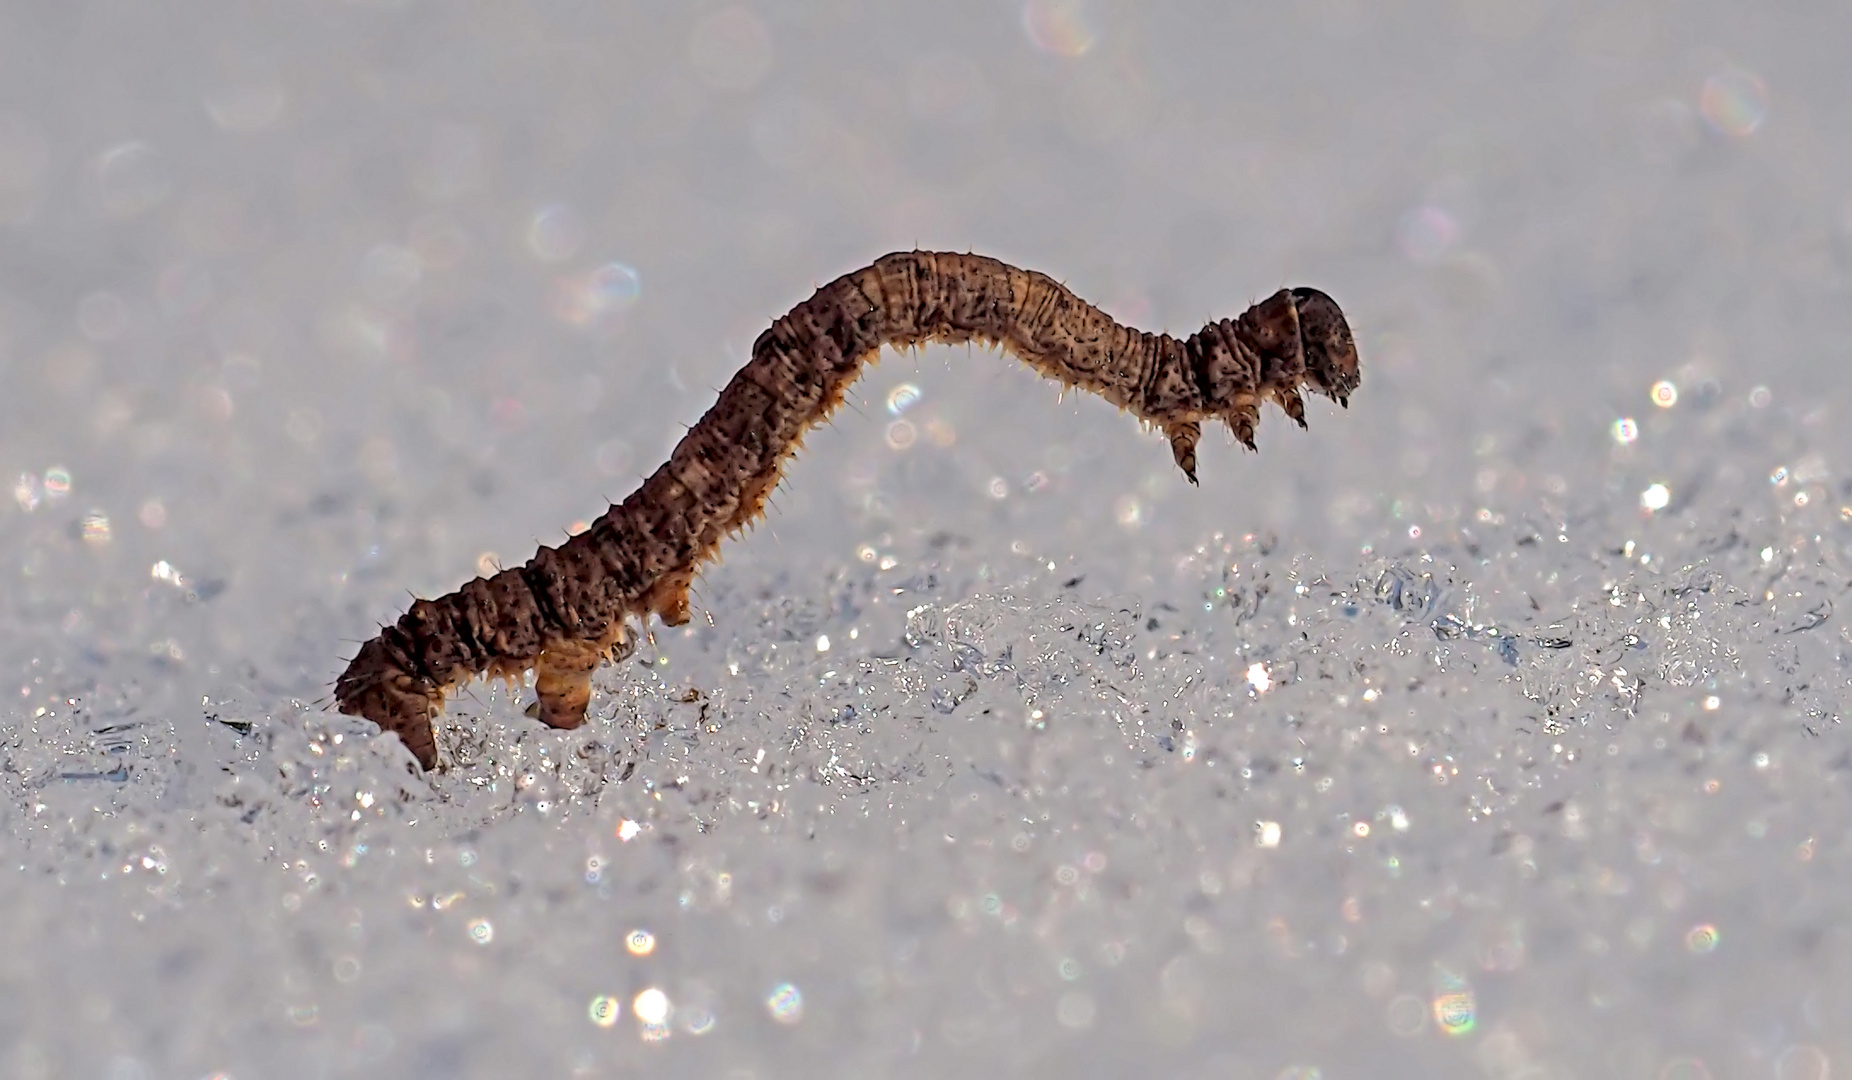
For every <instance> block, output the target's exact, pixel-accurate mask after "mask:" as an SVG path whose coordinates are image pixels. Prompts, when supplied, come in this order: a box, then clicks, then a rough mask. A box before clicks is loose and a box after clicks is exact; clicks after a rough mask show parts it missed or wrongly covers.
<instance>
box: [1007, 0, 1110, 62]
mask: <svg viewBox="0 0 1852 1080" xmlns="http://www.w3.org/2000/svg"><path fill="white" fill-rule="evenodd" d="M1022 29H1023V33H1025V34H1027V35H1029V44H1031V45H1033V46H1035V48H1036V50H1037V51H1038V52H1045V53H1047V54H1049V55H1050V56H1065V57H1068V58H1070V59H1072V58H1074V57H1080V56H1085V55H1087V53H1089V52H1091V51H1092V50H1093V47H1094V46H1095V45H1097V44H1099V40H1100V30H1099V20H1098V19H1097V18H1096V17H1095V16H1094V13H1093V5H1092V4H1091V3H1089V2H1087V0H1028V2H1027V3H1025V4H1023V6H1022Z"/></svg>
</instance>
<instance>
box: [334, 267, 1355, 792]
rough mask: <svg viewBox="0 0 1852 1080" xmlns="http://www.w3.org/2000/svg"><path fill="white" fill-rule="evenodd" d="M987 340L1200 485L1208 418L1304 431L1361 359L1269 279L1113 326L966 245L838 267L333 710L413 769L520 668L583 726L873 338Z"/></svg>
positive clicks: (750, 516)
mask: <svg viewBox="0 0 1852 1080" xmlns="http://www.w3.org/2000/svg"><path fill="white" fill-rule="evenodd" d="M970 341H976V342H982V343H985V344H988V345H992V346H1000V347H1001V348H1002V349H1003V350H1004V351H1006V352H1008V353H1011V354H1014V355H1015V356H1016V357H1017V358H1018V359H1020V360H1022V361H1024V362H1025V363H1027V364H1028V365H1029V366H1030V367H1032V368H1034V369H1035V370H1037V371H1039V372H1040V373H1042V374H1043V375H1045V376H1047V377H1049V378H1052V379H1057V380H1059V381H1060V382H1061V383H1063V384H1064V385H1066V386H1077V387H1080V388H1082V389H1085V390H1088V391H1091V392H1093V393H1095V394H1098V395H1100V396H1101V397H1103V398H1105V399H1106V400H1107V401H1110V402H1112V403H1113V404H1114V405H1117V406H1118V407H1119V408H1121V409H1123V410H1125V411H1127V412H1130V413H1132V414H1133V415H1135V416H1137V417H1139V418H1141V419H1143V420H1144V421H1145V422H1146V423H1148V424H1150V425H1152V426H1154V427H1156V428H1158V429H1159V430H1161V431H1162V432H1163V433H1164V435H1165V436H1166V437H1167V438H1168V439H1169V441H1170V449H1171V455H1172V457H1173V458H1174V460H1175V461H1176V464H1177V467H1178V468H1179V469H1181V470H1182V471H1183V474H1184V475H1185V476H1186V477H1188V478H1189V481H1190V483H1192V484H1194V483H1196V482H1197V481H1196V444H1197V441H1198V439H1199V438H1200V437H1201V435H1202V423H1203V421H1205V420H1219V421H1221V422H1222V423H1224V424H1226V425H1227V426H1228V428H1229V430H1230V431H1232V432H1233V433H1234V437H1235V438H1236V439H1237V440H1238V441H1240V442H1241V443H1242V444H1243V445H1245V446H1246V447H1247V448H1248V449H1250V450H1252V449H1254V430H1255V426H1256V425H1257V424H1258V423H1259V420H1260V410H1259V406H1260V403H1261V402H1262V401H1272V402H1273V403H1274V404H1276V405H1278V406H1279V407H1280V409H1281V410H1282V411H1283V412H1285V413H1286V415H1287V416H1289V417H1291V418H1292V419H1293V420H1294V421H1295V422H1296V423H1298V425H1299V426H1300V427H1305V426H1306V422H1305V403H1304V401H1303V400H1302V398H1301V397H1300V388H1301V387H1305V388H1307V389H1310V390H1312V391H1314V392H1316V393H1319V394H1323V395H1325V396H1327V397H1329V398H1332V399H1333V400H1335V401H1337V402H1338V403H1339V404H1340V405H1344V406H1345V407H1348V406H1349V399H1350V395H1351V393H1352V392H1353V391H1355V390H1356V388H1357V385H1358V381H1359V375H1358V358H1357V350H1356V345H1355V343H1354V341H1353V340H1352V336H1351V331H1350V326H1349V324H1348V323H1347V322H1346V321H1345V319H1344V314H1343V312H1342V311H1341V310H1340V309H1339V308H1338V305H1337V303H1336V301H1334V300H1332V299H1331V297H1329V296H1327V295H1325V294H1324V293H1322V292H1320V291H1318V290H1317V289H1308V288H1297V289H1282V290H1280V291H1279V292H1277V293H1275V294H1273V295H1272V296H1270V297H1268V298H1267V299H1265V300H1262V301H1261V302H1260V303H1258V304H1255V305H1254V306H1253V307H1251V308H1249V309H1248V310H1247V311H1246V312H1244V313H1243V314H1241V315H1240V316H1239V317H1237V318H1233V319H1222V320H1220V321H1217V322H1211V323H1209V324H1208V325H1207V326H1204V327H1203V328H1202V329H1201V330H1199V331H1197V332H1196V333H1195V334H1192V335H1191V336H1190V337H1188V338H1186V339H1183V340H1178V339H1176V338H1173V337H1170V336H1169V335H1167V334H1149V333H1145V332H1144V331H1141V330H1137V329H1134V328H1132V327H1129V326H1125V325H1122V324H1120V323H1118V322H1116V321H1114V319H1113V318H1112V317H1111V316H1109V315H1107V314H1106V313H1105V312H1103V311H1101V310H1100V309H1099V308H1097V307H1094V306H1093V305H1092V304H1089V303H1087V302H1086V301H1084V300H1082V299H1080V298H1079V297H1077V296H1075V295H1074V294H1073V293H1072V292H1069V291H1068V289H1067V288H1066V287H1065V286H1063V285H1061V284H1060V283H1059V282H1057V281H1055V280H1054V279H1053V278H1050V277H1048V276H1046V275H1044V274H1039V273H1036V272H1035V271H1032V270H1020V269H1018V268H1016V267H1014V266H1010V265H1008V264H1007V263H1003V262H999V261H998V260H996V259H991V258H987V257H984V256H981V255H957V254H948V253H941V252H931V251H904V252H896V253H893V254H890V255H884V256H882V257H881V258H879V259H876V260H875V261H874V263H873V264H872V265H869V266H867V267H864V268H863V269H860V270H856V271H854V272H853V273H849V274H844V275H843V276H842V277H839V278H837V279H836V280H835V281H832V282H830V283H829V284H827V285H824V286H823V287H822V288H820V289H818V290H817V291H816V293H815V295H813V296H811V297H810V299H808V300H806V301H804V302H803V303H801V304H799V305H797V307H795V308H793V309H792V310H791V312H790V313H789V314H787V315H785V316H784V317H783V318H781V319H778V320H777V321H775V322H774V323H772V325H771V327H770V328H769V329H767V330H766V331H765V332H764V333H762V334H760V335H759V337H758V339H757V340H756V341H754V342H753V345H752V358H751V359H750V360H749V361H748V362H747V364H746V366H745V367H744V368H742V369H740V371H739V373H738V374H736V375H735V376H734V377H733V378H732V380H731V381H730V382H728V383H727V385H726V387H725V388H724V389H723V390H722V391H721V392H720V397H719V399H718V400H717V401H715V402H714V405H713V407H712V408H710V409H708V411H707V413H706V415H704V416H702V417H701V419H700V421H699V422H697V423H696V424H695V426H694V427H692V428H690V429H689V430H688V433H687V434H686V435H685V436H684V437H683V438H682V440H681V442H680V443H678V444H677V445H676V447H675V449H674V450H673V451H671V452H670V455H669V460H668V461H667V462H666V463H665V464H663V466H662V467H661V468H659V469H657V470H656V472H655V473H654V474H653V475H652V476H650V477H649V479H647V480H645V481H644V482H643V485H642V486H641V487H639V488H637V490H636V491H634V492H632V493H631V495H630V496H629V497H628V498H626V499H625V500H624V501H623V502H622V503H619V504H616V505H614V506H612V507H611V508H610V509H609V510H607V511H606V512H605V513H604V515H603V516H601V517H599V518H598V519H597V520H596V521H594V522H592V524H591V526H590V527H589V528H588V529H586V530H585V531H583V532H581V533H579V534H578V535H576V536H574V537H572V538H571V539H569V540H567V541H566V542H565V543H563V544H561V545H560V546H559V547H557V548H550V547H542V548H540V550H539V551H537V552H535V554H534V557H533V558H532V559H530V560H528V562H527V563H526V564H525V565H523V566H517V567H513V568H510V569H506V570H503V571H501V572H500V573H498V574H495V575H494V576H492V577H479V578H476V579H475V580H473V581H471V582H469V583H468V584H466V585H464V586H463V587H462V588H460V589H458V590H457V591H455V592H453V593H451V594H450V595H448V596H444V597H441V598H439V599H436V600H418V601H416V602H415V603H413V604H412V606H411V608H410V610H408V611H407V612H406V613H405V615H404V616H403V617H402V618H400V619H399V621H398V622H397V623H395V624H394V625H391V626H387V627H385V628H383V629H382V630H381V631H380V633H379V635H378V636H377V637H375V638H373V639H372V640H371V641H368V642H366V643H365V644H364V645H362V646H361V647H360V651H359V653H358V654H356V655H355V656H354V658H353V660H352V662H351V663H349V664H348V666H347V670H346V671H345V672H343V673H342V675H341V676H340V678H339V679H338V680H336V683H335V699H336V703H337V705H338V707H339V708H340V710H341V711H342V712H344V713H349V714H353V715H357V716H361V717H364V718H366V719H368V720H370V721H372V722H373V723H375V724H378V725H379V726H380V728H382V729H383V730H386V731H391V732H394V733H396V734H397V735H398V737H399V738H400V739H401V740H402V741H403V742H404V744H405V746H406V747H407V748H408V749H409V750H410V751H411V753H412V756H413V757H415V758H416V759H417V760H418V763H419V764H420V765H421V766H423V767H424V768H426V769H430V768H433V767H434V766H435V765H436V764H437V745H436V741H435V738H434V736H433V733H432V727H431V721H432V720H433V719H434V718H435V717H436V716H437V715H438V714H439V713H440V712H441V711H442V710H443V706H444V698H445V695H446V694H447V693H449V692H450V691H451V690H453V689H455V688H457V687H459V686H461V685H463V684H464V683H467V682H468V681H469V680H470V679H472V678H474V677H476V676H479V675H486V676H487V677H489V678H501V679H506V680H509V681H510V682H514V681H517V680H520V679H522V678H523V676H524V675H525V673H526V672H527V671H528V670H529V669H532V670H533V671H534V689H535V691H536V694H537V696H538V699H539V700H538V702H537V703H536V706H535V707H530V710H529V711H530V712H531V713H535V714H537V716H538V718H539V719H540V720H541V722H543V723H545V724H548V725H550V726H552V727H555V728H573V727H577V726H578V725H580V724H581V723H583V722H584V721H585V709H586V705H587V703H588V702H589V701H590V699H591V676H592V672H593V671H594V670H595V669H596V668H597V667H598V665H599V664H601V663H604V662H607V661H612V662H615V661H619V660H622V659H624V658H626V657H628V656H629V655H630V654H631V653H632V652H634V651H635V649H636V644H637V641H638V635H639V634H640V633H641V631H642V628H643V626H644V625H645V624H646V623H647V621H648V619H649V617H650V616H651V615H655V616H656V617H657V618H658V619H660V620H661V621H662V622H663V623H665V624H667V625H669V626H680V625H682V624H683V623H686V622H687V621H688V586H689V583H690V581H691V580H692V579H693V577H694V575H695V573H696V572H697V571H698V570H699V569H700V567H701V565H702V564H703V563H705V562H706V561H708V560H710V559H712V558H714V556H715V554H716V551H717V549H718V547H719V544H720V541H721V540H722V539H724V538H726V537H728V536H732V535H735V534H738V533H740V532H742V531H744V530H745V529H746V528H748V527H749V526H750V525H751V524H752V523H753V522H754V521H755V520H757V519H758V517H759V515H760V514H761V513H762V512H763V508H764V505H765V499H766V496H767V495H768V494H769V493H770V492H771V490H772V488H773V486H774V485H775V484H776V483H777V482H778V478H779V473H780V470H781V469H782V468H783V467H784V463H785V461H786V460H787V459H789V458H790V457H791V455H792V454H793V453H795V452H796V451H797V449H798V448H799V446H800V445H801V443H802V441H803V437H804V433H805V432H806V431H808V430H809V429H810V428H811V427H813V426H815V425H816V424H819V423H821V422H822V421H824V420H825V419H826V418H828V417H829V415H830V414H831V413H832V412H833V411H834V410H835V409H836V407H837V406H838V405H839V404H841V402H842V399H843V393H844V391H845V390H846V389H847V388H848V386H849V384H850V383H851V382H853V381H854V380H855V378H856V376H857V375H858V374H860V373H861V370H862V366H863V364H864V363H865V362H867V361H869V360H872V359H874V357H875V356H876V354H877V353H878V352H879V351H880V349H881V347H882V346H883V345H888V346H893V347H896V348H907V347H910V346H915V345H921V344H925V343H927V342H944V343H948V344H957V343H960V342H970Z"/></svg>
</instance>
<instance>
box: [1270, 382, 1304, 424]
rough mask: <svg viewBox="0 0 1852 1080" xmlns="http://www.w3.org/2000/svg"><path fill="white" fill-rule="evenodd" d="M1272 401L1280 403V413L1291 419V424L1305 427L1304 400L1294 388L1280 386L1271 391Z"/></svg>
mask: <svg viewBox="0 0 1852 1080" xmlns="http://www.w3.org/2000/svg"><path fill="white" fill-rule="evenodd" d="M1273 400H1275V401H1277V402H1279V403H1280V409H1281V411H1283V412H1285V413H1286V415H1287V416H1289V417H1291V418H1292V421H1293V423H1295V424H1298V425H1299V426H1300V427H1306V426H1307V425H1306V422H1305V399H1304V398H1302V397H1300V396H1299V391H1298V389H1297V388H1296V387H1291V386H1282V387H1280V388H1279V389H1277V390H1275V391H1273Z"/></svg>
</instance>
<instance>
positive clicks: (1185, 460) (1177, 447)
mask: <svg viewBox="0 0 1852 1080" xmlns="http://www.w3.org/2000/svg"><path fill="white" fill-rule="evenodd" d="M1202 433H1203V426H1202V425H1201V424H1199V423H1197V422H1196V421H1194V420H1180V421H1175V422H1172V423H1168V424H1165V425H1164V434H1165V436H1166V437H1167V438H1169V439H1170V456H1171V457H1173V458H1175V459H1176V462H1177V468H1179V469H1182V470H1183V475H1185V476H1187V477H1189V478H1190V483H1192V484H1194V483H1195V482H1196V440H1197V439H1200V438H1201V437H1202Z"/></svg>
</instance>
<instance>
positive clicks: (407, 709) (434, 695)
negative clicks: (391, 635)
mask: <svg viewBox="0 0 1852 1080" xmlns="http://www.w3.org/2000/svg"><path fill="white" fill-rule="evenodd" d="M334 697H335V703H336V705H337V707H338V708H339V709H340V710H341V711H342V712H344V713H346V714H347V715H349V716H358V717H361V718H362V719H366V720H371V721H373V722H374V723H375V724H378V725H379V726H380V730H382V731H390V732H392V733H393V734H394V735H397V736H398V737H399V741H400V742H402V743H404V744H405V748H406V749H407V750H410V751H411V754H412V757H414V758H416V759H417V761H418V765H419V767H420V768H422V769H424V770H426V771H429V770H431V769H434V768H436V767H437V736H436V734H435V733H434V732H433V731H432V728H431V720H432V719H433V718H434V717H436V716H437V714H438V713H439V712H441V711H443V707H444V692H443V690H442V689H440V688H439V687H437V686H436V685H434V684H432V683H430V682H429V681H428V680H425V679H421V678H419V677H418V676H416V675H412V674H411V673H409V672H407V671H405V670H404V669H403V668H401V667H400V666H399V665H398V664H397V663H396V662H395V661H394V660H393V658H392V655H391V651H390V650H389V649H388V648H387V647H386V643H385V641H384V640H382V639H381V638H374V639H373V640H372V641H369V642H367V643H366V644H365V645H362V646H361V647H360V652H359V653H358V654H357V655H355V657H354V659H353V662H352V663H350V664H348V665H347V670H346V671H344V672H342V673H341V677H340V678H339V679H337V680H335V684H334Z"/></svg>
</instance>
